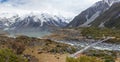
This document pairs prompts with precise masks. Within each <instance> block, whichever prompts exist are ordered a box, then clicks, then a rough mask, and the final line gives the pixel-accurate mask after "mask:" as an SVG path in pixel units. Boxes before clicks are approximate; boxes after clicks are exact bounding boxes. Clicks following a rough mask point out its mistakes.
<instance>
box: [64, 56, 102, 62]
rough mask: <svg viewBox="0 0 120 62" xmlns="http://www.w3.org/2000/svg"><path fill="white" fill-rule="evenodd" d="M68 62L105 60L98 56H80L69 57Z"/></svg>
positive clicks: (99, 61)
mask: <svg viewBox="0 0 120 62" xmlns="http://www.w3.org/2000/svg"><path fill="white" fill-rule="evenodd" d="M66 62H103V60H101V59H99V58H97V57H91V56H80V57H79V58H71V57H67V58H66Z"/></svg>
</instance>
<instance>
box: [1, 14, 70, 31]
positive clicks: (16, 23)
mask: <svg viewBox="0 0 120 62" xmlns="http://www.w3.org/2000/svg"><path fill="white" fill-rule="evenodd" d="M7 14H8V13H4V14H2V15H1V16H0V28H1V29H4V30H18V31H19V30H27V29H30V30H46V29H47V30H48V29H51V28H55V27H58V28H59V27H64V26H66V25H67V24H68V22H69V21H70V19H67V18H65V17H62V16H57V15H50V14H47V13H41V14H35V13H30V14H25V15H22V16H20V15H18V14H14V15H11V16H9V17H8V15H9V14H8V15H7Z"/></svg>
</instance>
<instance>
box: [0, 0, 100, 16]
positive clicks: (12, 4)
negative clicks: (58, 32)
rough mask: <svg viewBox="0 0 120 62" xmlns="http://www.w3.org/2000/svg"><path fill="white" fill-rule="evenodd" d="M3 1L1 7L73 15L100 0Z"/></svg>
mask: <svg viewBox="0 0 120 62" xmlns="http://www.w3.org/2000/svg"><path fill="white" fill-rule="evenodd" d="M1 1H4V3H2V4H0V7H3V8H12V9H24V10H29V11H41V12H48V13H52V14H59V15H63V16H66V17H67V16H70V17H72V16H75V15H77V14H79V13H80V12H81V11H83V10H85V9H86V8H88V7H90V6H91V5H93V4H94V3H95V2H97V1H99V0H0V2H1ZM6 10H7V9H6ZM8 10H9V9H8Z"/></svg>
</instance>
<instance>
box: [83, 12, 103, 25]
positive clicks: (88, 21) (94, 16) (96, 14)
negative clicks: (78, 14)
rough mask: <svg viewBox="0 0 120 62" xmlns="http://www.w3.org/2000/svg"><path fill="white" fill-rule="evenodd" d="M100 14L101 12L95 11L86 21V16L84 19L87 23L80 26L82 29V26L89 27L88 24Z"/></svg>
mask: <svg viewBox="0 0 120 62" xmlns="http://www.w3.org/2000/svg"><path fill="white" fill-rule="evenodd" d="M100 13H101V11H97V12H96V13H95V14H94V15H93V16H92V17H91V18H89V19H88V15H86V19H87V21H86V22H85V23H84V24H82V25H81V26H82V27H84V26H90V25H89V24H90V23H91V22H93V21H94V20H95V19H96V18H97V17H98V16H99V14H100Z"/></svg>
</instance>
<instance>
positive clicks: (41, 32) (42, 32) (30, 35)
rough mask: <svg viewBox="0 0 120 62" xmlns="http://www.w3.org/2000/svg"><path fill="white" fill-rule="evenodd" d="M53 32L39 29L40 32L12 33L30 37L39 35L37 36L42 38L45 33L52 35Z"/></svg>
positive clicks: (12, 35)
mask: <svg viewBox="0 0 120 62" xmlns="http://www.w3.org/2000/svg"><path fill="white" fill-rule="evenodd" d="M50 34H51V33H50V32H48V31H39V32H19V33H10V36H11V37H16V36H20V35H25V36H29V37H37V38H41V37H43V36H45V35H50Z"/></svg>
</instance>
